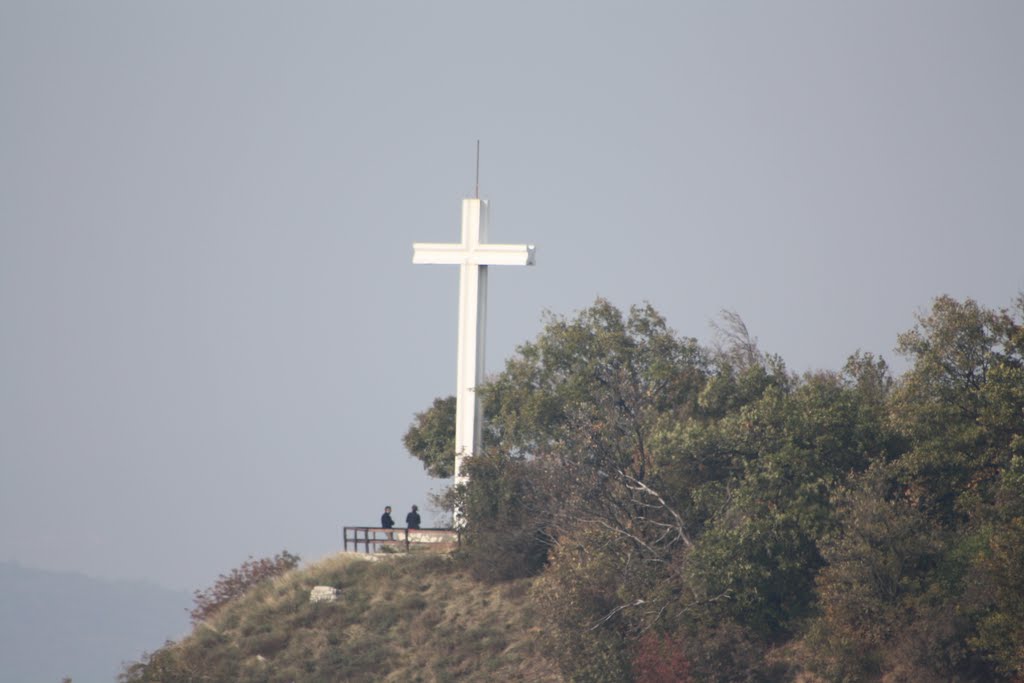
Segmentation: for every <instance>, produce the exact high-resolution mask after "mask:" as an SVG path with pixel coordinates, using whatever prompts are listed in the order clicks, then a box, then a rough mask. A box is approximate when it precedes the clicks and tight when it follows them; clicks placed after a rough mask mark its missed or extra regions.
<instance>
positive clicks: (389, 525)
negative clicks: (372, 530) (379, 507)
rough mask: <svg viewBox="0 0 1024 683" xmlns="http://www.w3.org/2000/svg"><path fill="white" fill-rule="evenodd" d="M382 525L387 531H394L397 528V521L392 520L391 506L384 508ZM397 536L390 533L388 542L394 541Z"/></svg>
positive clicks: (381, 518) (381, 519) (381, 517)
mask: <svg viewBox="0 0 1024 683" xmlns="http://www.w3.org/2000/svg"><path fill="white" fill-rule="evenodd" d="M380 525H381V526H382V527H383V528H385V529H393V528H394V526H395V520H393V519H391V506H390V505H385V506H384V514H383V515H381V516H380ZM394 539H395V535H394V534H393V533H391V532H388V540H392V541H393V540H394Z"/></svg>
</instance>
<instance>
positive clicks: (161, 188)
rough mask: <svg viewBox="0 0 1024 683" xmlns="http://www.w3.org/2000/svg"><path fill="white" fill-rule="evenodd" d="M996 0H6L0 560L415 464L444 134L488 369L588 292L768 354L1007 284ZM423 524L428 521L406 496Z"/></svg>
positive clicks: (313, 517) (368, 493)
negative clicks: (472, 203) (514, 254)
mask: <svg viewBox="0 0 1024 683" xmlns="http://www.w3.org/2000/svg"><path fill="white" fill-rule="evenodd" d="M1022 45H1024V5H1022V4H1021V3H1019V2H982V3H966V2H955V3H944V2H935V1H932V0H928V1H927V2H911V1H906V2H898V3H882V2H857V3H852V2H851V3H845V4H841V3H818V2H797V3H794V2H782V3H760V2H757V3H754V2H732V3H710V2H702V3H680V2H667V3H641V4H638V3H624V2H623V3H598V2H586V3H584V2H575V3H549V2H543V3H541V2H537V3H529V2H527V3H503V4H500V5H499V4H498V3H477V2H474V3H468V2H467V3H451V2H447V3H411V2H410V3H372V2H362V3H351V2H289V3H283V2H279V3H268V2H231V3H228V2H210V3H199V2H189V3H171V2H165V3H154V2H148V3H139V2H127V1H125V2H90V3H77V2H35V1H32V2H29V1H20V0H19V1H12V0H6V1H5V2H3V3H0V104H2V106H0V188H2V189H0V468H2V469H0V547H2V548H3V550H2V553H3V555H0V560H17V561H19V562H21V563H23V564H26V565H30V566H38V567H44V568H49V569H63V570H74V571H81V572H85V573H88V574H91V575H95V576H101V577H132V578H149V579H153V580H156V581H159V582H160V583H162V584H164V585H166V586H169V587H174V588H186V589H192V588H199V587H203V586H206V585H209V584H210V583H211V582H212V580H213V579H214V578H215V577H216V575H217V574H218V573H220V572H223V571H226V570H228V569H230V568H232V567H234V566H237V565H238V564H240V563H241V562H242V561H243V560H244V559H245V558H246V556H248V555H249V554H254V555H257V556H259V555H268V554H272V553H275V552H277V551H279V550H281V549H283V548H287V549H288V550H290V551H292V552H297V553H299V554H301V555H303V557H305V558H307V559H313V558H316V557H318V556H321V555H323V554H326V553H328V552H331V551H333V550H335V549H337V548H338V547H339V544H340V529H341V526H342V525H343V524H360V523H372V522H373V521H374V520H375V519H376V518H377V516H378V515H379V513H380V508H382V507H383V505H384V504H391V505H392V506H394V507H395V509H396V512H398V513H399V514H400V515H401V514H404V512H405V510H407V509H408V507H409V506H410V505H411V504H413V503H418V504H419V505H420V506H421V507H424V505H425V503H426V502H427V500H426V493H427V491H429V490H431V489H437V488H439V484H440V483H439V482H433V481H431V480H429V479H427V478H426V477H425V476H424V475H423V474H422V468H421V467H420V465H419V464H418V463H417V462H416V461H414V460H412V459H411V458H409V457H408V456H407V455H406V454H405V452H404V450H403V449H402V446H401V441H400V439H401V435H402V433H403V432H404V430H405V429H406V427H407V426H408V424H409V422H410V420H411V419H412V416H413V413H414V412H416V411H419V410H422V409H424V408H425V407H427V406H428V405H429V403H430V401H431V400H432V399H433V398H434V397H435V396H439V395H447V394H450V393H452V391H453V390H454V384H455V332H456V296H457V272H456V271H457V269H455V268H447V267H439V266H434V267H428V266H415V267H414V266H413V265H412V263H411V255H412V247H411V245H412V242H413V241H438V242H439V241H450V240H455V239H456V238H457V236H458V227H459V211H460V199H461V198H462V197H463V196H468V195H469V194H470V193H472V190H473V155H474V146H475V141H476V140H477V139H478V138H479V139H481V140H482V146H483V163H482V172H481V185H482V195H483V196H485V197H486V198H488V199H490V200H491V207H492V212H491V217H492V221H491V238H492V239H493V240H495V241H501V242H516V243H519V242H533V243H536V244H537V246H538V252H537V254H538V256H537V261H538V265H537V266H536V267H535V268H509V269H496V270H495V271H494V272H493V274H492V277H491V282H490V287H491V291H490V295H491V298H490V306H491V307H490V315H489V332H488V334H489V337H488V360H487V363H488V367H489V369H490V370H497V369H499V368H500V367H501V364H502V363H503V359H504V358H506V357H507V356H508V355H509V354H510V353H511V352H512V351H513V350H514V348H515V346H516V344H518V343H520V342H522V341H525V340H527V339H529V338H532V337H533V336H534V335H535V334H536V333H537V331H538V330H539V329H540V324H541V321H540V315H541V312H542V311H543V310H544V309H550V310H552V311H554V312H557V313H572V312H573V311H575V310H578V309H580V308H583V307H585V306H587V305H589V304H590V303H591V302H592V301H593V299H594V297H595V296H597V295H603V296H606V297H608V298H610V299H611V300H612V301H613V302H615V303H616V304H619V305H621V306H628V305H629V304H631V303H639V302H641V301H644V300H648V301H650V302H651V303H652V304H654V305H655V307H657V308H658V309H659V310H660V311H661V312H663V313H664V314H665V315H666V316H667V317H668V319H669V321H670V323H671V324H672V326H673V327H674V328H675V329H676V330H678V331H679V332H680V333H681V334H685V335H688V336H695V337H698V338H699V339H702V340H707V339H708V338H709V328H708V320H709V319H711V318H713V317H714V316H715V315H716V313H717V312H718V311H719V309H721V308H730V309H734V310H736V311H738V312H739V313H740V314H741V315H742V316H743V317H744V319H745V320H746V321H747V324H748V326H749V327H750V329H751V331H752V332H753V333H754V334H755V335H756V336H757V337H758V338H759V339H760V342H761V346H762V347H763V348H764V349H765V350H767V351H771V352H776V353H779V354H781V355H782V356H783V358H785V360H786V361H787V363H788V364H789V366H790V367H791V368H793V369H794V370H798V371H803V370H807V369H811V368H838V367H840V366H841V365H842V363H843V361H844V360H845V358H846V356H847V355H848V354H849V353H851V352H853V351H855V350H856V349H858V348H860V349H865V350H869V351H874V352H876V353H881V354H882V355H884V356H885V357H886V358H887V359H889V360H890V361H893V362H894V363H895V364H896V366H897V367H902V365H901V364H900V363H898V362H895V361H896V359H895V358H894V355H893V353H892V352H891V349H892V347H893V345H894V343H895V338H896V335H897V333H899V332H901V331H903V330H905V329H907V328H909V327H910V326H911V325H912V323H913V315H914V313H915V311H919V310H921V309H923V308H924V307H926V306H927V305H928V304H929V302H930V300H931V299H932V298H933V297H934V296H936V295H939V294H942V293H949V294H952V295H954V296H957V297H968V296H970V297H975V298H977V299H978V300H979V301H981V302H982V303H984V304H986V305H989V306H994V307H1000V306H1005V305H1008V304H1009V303H1010V301H1011V299H1012V298H1013V297H1014V296H1015V295H1016V294H1017V293H1018V292H1019V291H1020V290H1021V289H1024V267H1022V263H1024V256H1022V255H1024V187H1022V185H1024V182H1022V181H1024V123H1022V122H1024V78H1022V74H1024V48H1022ZM427 521H428V522H429V521H433V520H432V519H431V515H430V514H428V516H427Z"/></svg>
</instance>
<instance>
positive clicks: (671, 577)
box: [405, 296, 1024, 681]
mask: <svg viewBox="0 0 1024 683" xmlns="http://www.w3.org/2000/svg"><path fill="white" fill-rule="evenodd" d="M1022 320H1024V296H1022V297H1019V298H1018V299H1017V300H1016V301H1015V302H1014V305H1013V306H1012V307H1010V308H1007V309H1004V310H990V309H987V308H985V307H983V306H981V305H979V304H978V303H976V302H974V301H971V300H965V301H957V300H955V299H952V298H950V297H940V298H938V299H936V300H935V302H934V303H933V305H932V307H931V309H930V310H929V311H928V312H926V313H924V314H922V315H920V316H919V318H918V322H917V325H916V326H915V327H914V328H913V329H912V330H910V331H907V332H905V333H903V334H902V335H900V336H899V337H898V347H897V348H898V351H899V353H901V354H903V355H904V356H906V357H907V359H908V360H909V361H910V363H911V366H910V369H909V370H908V371H907V372H906V373H904V375H903V376H901V377H893V376H892V374H891V373H890V371H889V369H888V366H887V364H886V363H885V362H884V360H882V359H881V358H878V357H876V356H873V355H871V354H866V353H859V352H858V353H854V354H853V355H852V356H851V357H850V358H849V360H848V362H847V363H846V364H845V366H844V367H843V368H842V369H840V370H836V371H822V372H814V373H808V374H805V375H803V376H797V375H795V374H794V373H792V372H790V371H789V370H787V368H786V366H785V364H784V362H783V361H782V359H780V358H778V357H776V356H772V355H770V354H765V353H763V352H762V351H761V350H760V349H758V348H757V344H756V341H754V340H753V339H752V337H751V336H750V335H749V333H748V332H747V330H746V327H745V326H744V325H743V323H742V320H741V319H740V318H739V317H738V316H736V315H735V314H731V313H730V314H726V315H725V316H723V321H722V323H721V325H720V326H719V327H718V331H719V335H718V343H717V344H716V346H715V347H713V348H706V347H703V346H701V345H699V344H698V343H697V342H696V341H695V340H694V339H690V338H686V337H681V336H679V335H678V334H676V333H675V332H674V331H673V330H671V329H670V328H669V327H668V325H667V323H666V321H665V320H664V318H663V317H662V316H661V315H660V314H659V313H658V312H657V311H655V310H654V309H653V308H652V307H650V306H635V307H633V308H631V309H630V310H629V311H628V312H622V311H620V310H618V309H617V308H616V307H614V306H612V305H611V304H610V303H609V302H607V301H605V300H601V299H599V300H597V301H596V302H595V303H594V305H593V306H591V307H589V308H587V309H586V310H584V311H581V312H580V313H578V314H577V315H575V316H573V317H568V318H567V317H559V316H554V315H549V316H548V318H547V319H546V324H545V326H544V329H543V330H542V332H541V333H540V334H539V335H538V337H537V338H536V339H534V340H533V341H530V342H527V343H524V344H523V345H522V346H520V347H519V348H518V350H517V352H516V354H515V355H514V356H513V357H512V358H511V359H510V360H509V361H508V362H507V363H506V365H505V368H504V369H503V370H502V371H501V372H500V373H498V374H497V375H496V376H494V377H493V378H491V379H490V380H489V381H488V383H487V385H486V386H485V387H482V388H481V389H480V391H481V396H482V401H483V404H484V413H485V416H486V420H487V422H486V428H485V448H484V452H483V453H481V454H478V455H477V456H475V457H473V458H470V459H469V462H468V467H469V473H470V483H469V484H468V485H467V486H464V487H461V488H460V489H458V490H455V491H453V492H452V493H451V498H452V502H453V504H454V503H457V504H459V505H461V506H463V509H464V510H465V511H466V518H467V529H466V544H465V548H466V549H465V552H464V555H465V560H466V562H467V563H468V564H469V566H470V567H472V568H474V571H476V572H478V573H479V574H480V575H481V576H485V577H488V578H490V579H493V580H501V579H504V578H511V577H514V576H523V575H535V576H536V581H535V588H534V595H535V598H536V600H537V604H538V605H539V607H540V609H541V611H542V613H543V614H544V615H546V618H547V619H548V621H549V626H550V635H549V638H548V646H549V648H550V649H551V652H552V653H553V654H554V655H555V656H556V657H557V658H558V659H559V661H561V662H562V666H563V670H564V672H565V673H566V675H567V676H568V677H570V678H572V679H574V680H594V681H597V680H629V679H636V680H640V679H641V678H642V679H643V680H663V679H658V678H657V677H656V674H655V673H650V672H658V671H665V670H666V669H673V670H676V671H684V672H685V675H686V676H689V677H691V678H692V680H702V681H703V680H708V681H714V680H722V681H726V680H728V681H735V680H791V679H792V678H793V677H795V676H796V675H797V674H798V673H799V674H801V675H814V676H818V677H820V678H821V679H823V680H883V679H884V680H892V681H899V680H906V681H912V680H938V679H942V680H963V681H969V680H978V681H981V680H1015V679H1019V678H1020V677H1021V676H1024V650H1022V649H1021V647H1020V643H1022V642H1024V626H1022V624H1024V574H1022V570H1021V567H1022V566H1024V550H1022V548H1024V324H1022ZM453 431H454V399H443V398H442V399H438V400H437V401H435V402H434V404H433V405H432V406H431V407H430V408H428V409H427V410H426V411H424V412H423V413H420V414H419V415H417V416H416V419H415V421H414V423H413V425H412V426H411V427H410V430H409V432H408V433H407V434H406V436H405V443H406V446H407V447H408V448H409V450H410V452H411V453H412V454H413V455H415V456H416V457H418V458H420V459H421V460H422V461H423V462H424V465H425V467H426V468H427V470H428V471H429V472H430V473H431V474H434V475H436V476H450V474H451V465H450V463H451V461H452V457H453V450H454V446H453V440H452V439H451V435H452V434H453ZM445 463H448V464H445ZM670 663H671V666H670ZM644 672H647V673H644ZM680 675H682V674H680ZM643 677H647V678H643ZM652 677H653V678H652ZM684 680H685V679H684Z"/></svg>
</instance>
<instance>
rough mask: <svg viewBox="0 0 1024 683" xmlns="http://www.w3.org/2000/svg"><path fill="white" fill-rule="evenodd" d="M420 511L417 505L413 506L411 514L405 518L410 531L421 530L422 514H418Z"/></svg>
mask: <svg viewBox="0 0 1024 683" xmlns="http://www.w3.org/2000/svg"><path fill="white" fill-rule="evenodd" d="M418 509H419V508H417V507H416V506H415V505H413V506H412V512H410V513H409V514H407V515H406V516H405V525H406V526H407V527H409V528H410V529H419V528H420V513H418V512H416V510H418Z"/></svg>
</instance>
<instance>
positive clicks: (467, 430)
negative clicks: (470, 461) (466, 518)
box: [412, 198, 535, 527]
mask: <svg viewBox="0 0 1024 683" xmlns="http://www.w3.org/2000/svg"><path fill="white" fill-rule="evenodd" d="M487 227H488V203H487V201H486V200H483V199H478V198H474V199H463V200H462V240H461V242H459V243H458V244H435V243H424V242H417V243H415V244H413V256H412V262H413V263H417V264H443V265H458V266H459V341H458V352H457V353H458V359H457V372H456V393H455V454H454V455H455V484H456V485H458V484H462V483H465V482H466V481H468V477H467V476H466V474H465V471H464V468H463V460H464V458H466V456H469V455H472V454H474V453H479V452H480V448H481V445H482V436H483V415H482V411H481V407H480V397H479V395H478V394H477V393H476V387H477V386H479V385H480V384H482V383H483V381H484V351H485V337H486V329H487V267H488V266H532V265H533V264H534V251H535V248H534V246H533V245H532V244H488V243H487ZM461 524H462V520H461V518H460V514H459V511H458V510H456V513H455V525H456V526H457V527H458V526H461Z"/></svg>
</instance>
